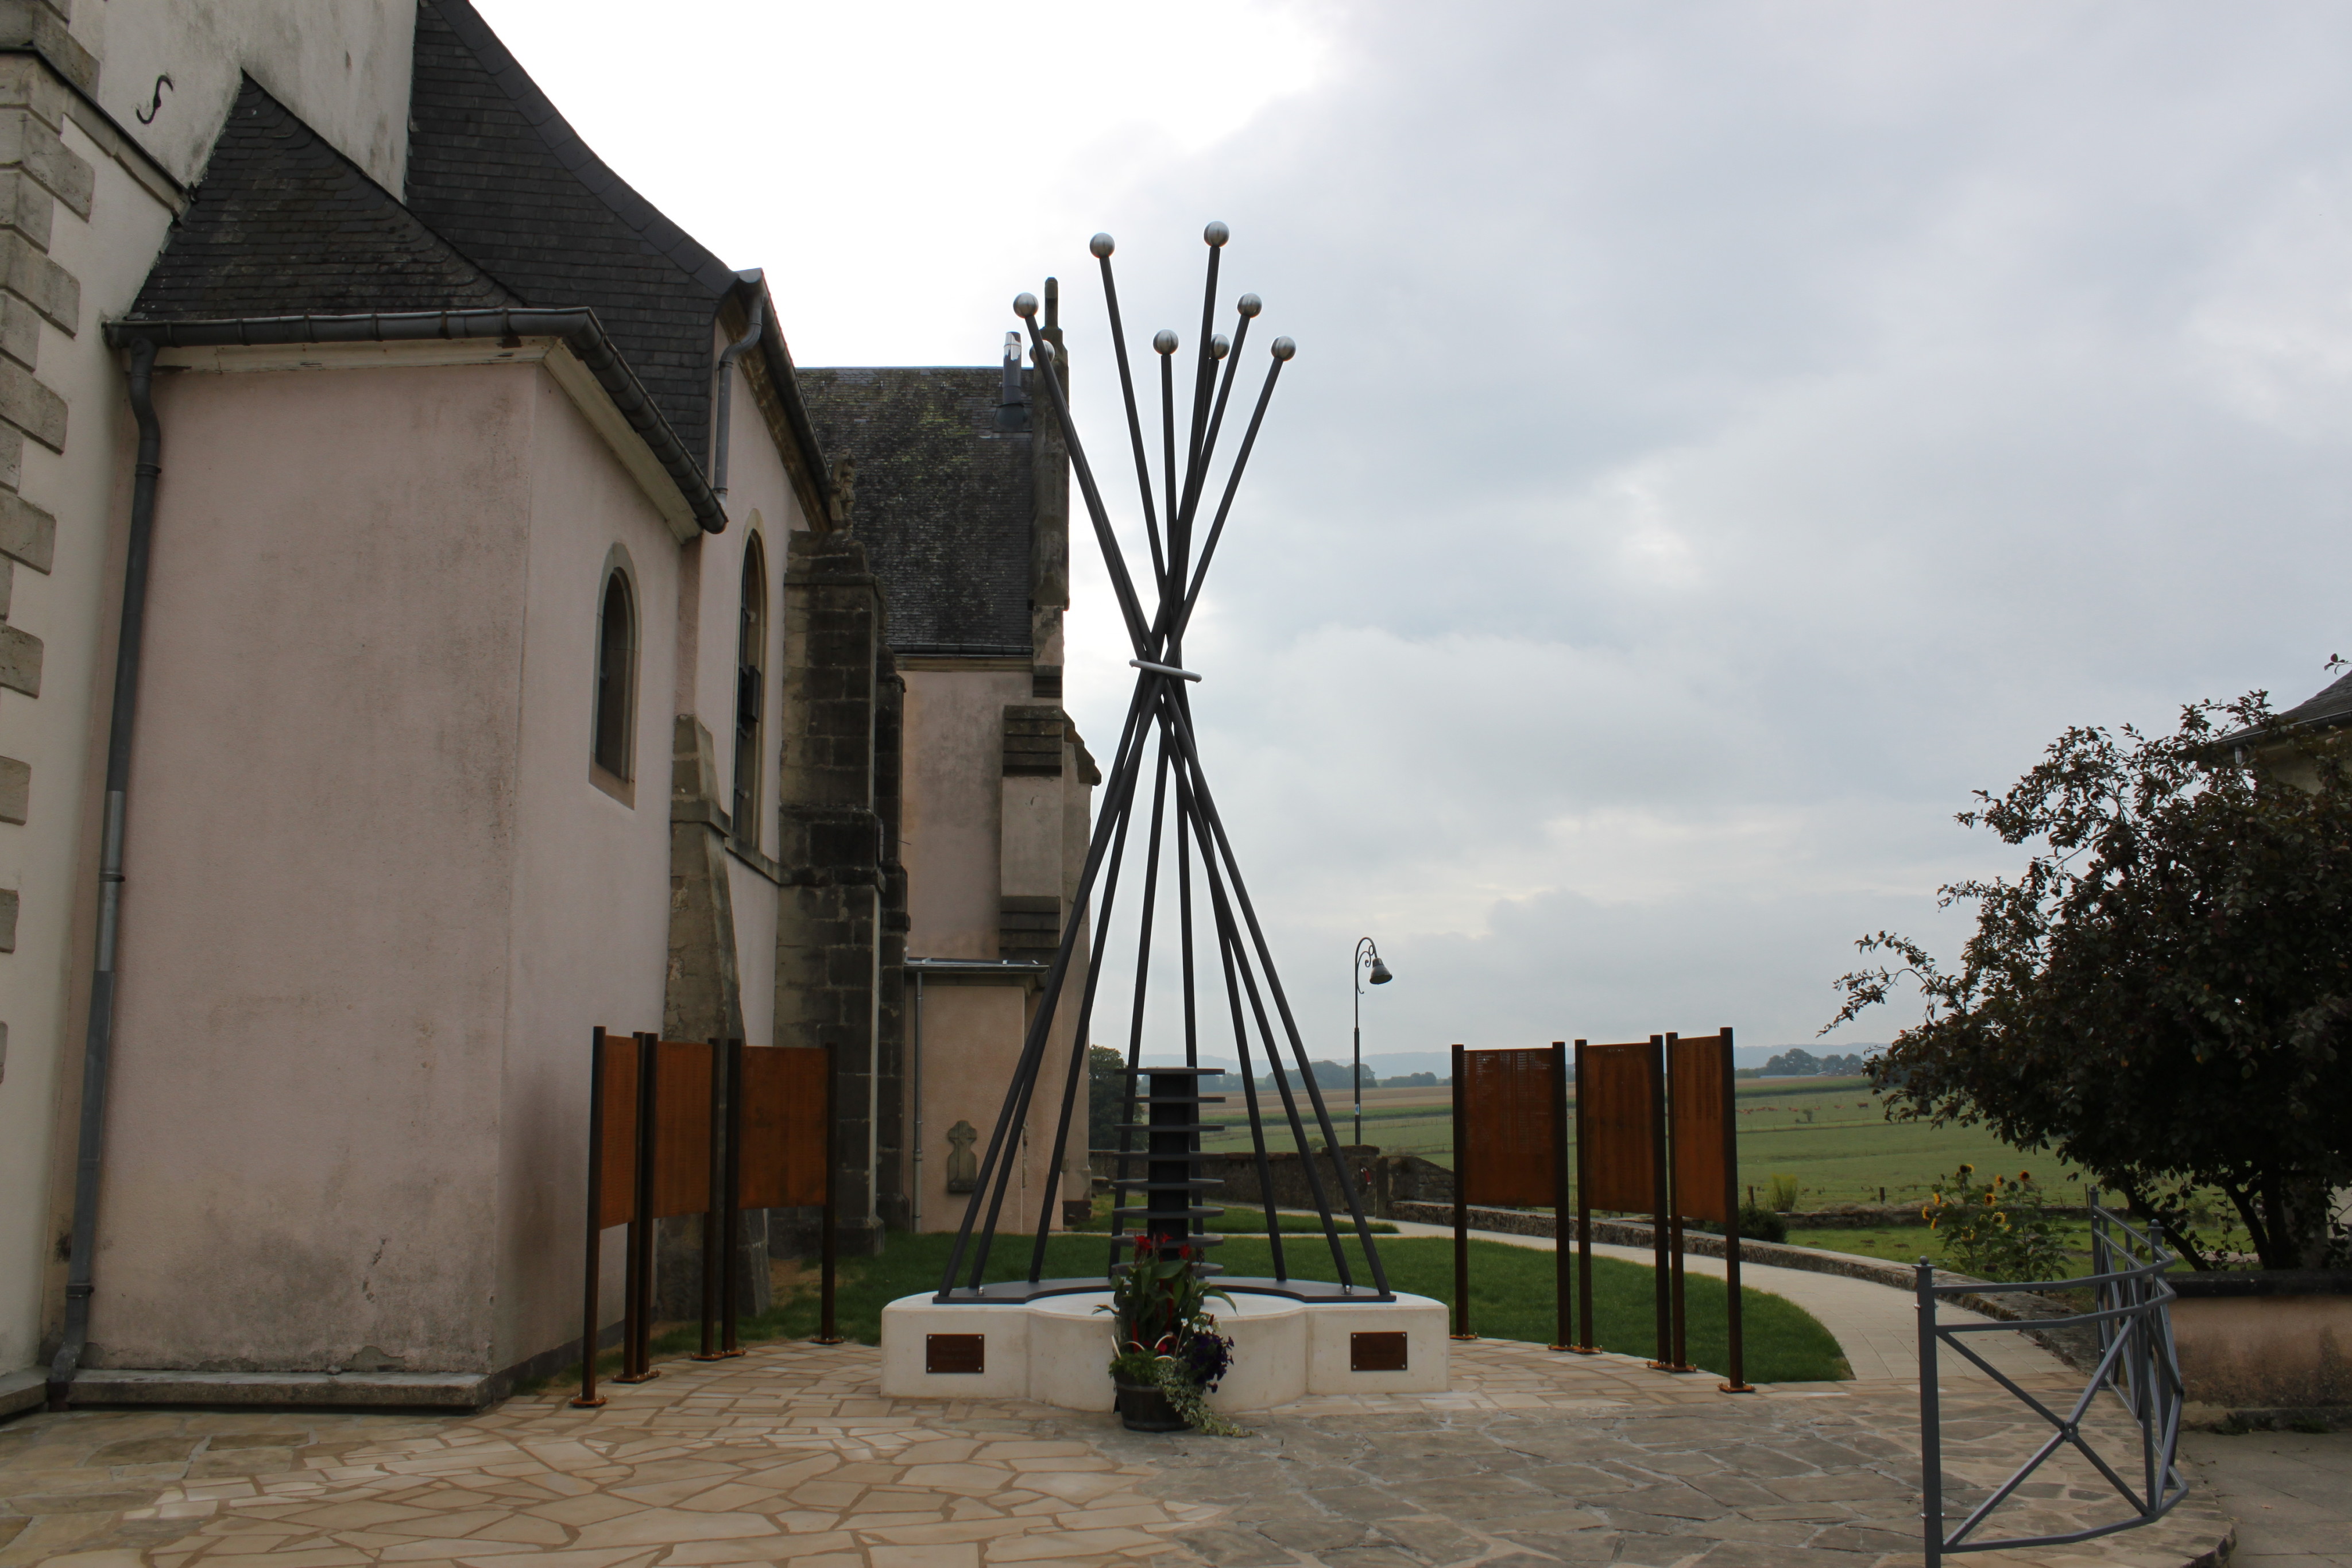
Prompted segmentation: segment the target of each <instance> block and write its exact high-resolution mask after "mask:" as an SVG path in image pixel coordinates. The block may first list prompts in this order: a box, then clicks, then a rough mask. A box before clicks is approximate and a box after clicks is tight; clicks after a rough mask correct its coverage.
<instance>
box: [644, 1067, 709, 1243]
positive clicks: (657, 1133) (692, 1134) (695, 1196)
mask: <svg viewBox="0 0 2352 1568" xmlns="http://www.w3.org/2000/svg"><path fill="white" fill-rule="evenodd" d="M711 1069H712V1062H711V1050H710V1047H709V1045H707V1044H704V1043H701V1042H699V1041H697V1040H663V1041H662V1042H661V1044H660V1046H659V1047H658V1050H657V1052H656V1056H655V1058H654V1072H655V1075H656V1078H658V1080H659V1082H657V1083H656V1085H655V1087H654V1218H656V1219H668V1218H671V1217H673V1216H675V1215H680V1214H702V1213H706V1212H708V1211H709V1207H710V1089H711V1077H712V1071H711Z"/></svg>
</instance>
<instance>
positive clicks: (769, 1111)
mask: <svg viewBox="0 0 2352 1568" xmlns="http://www.w3.org/2000/svg"><path fill="white" fill-rule="evenodd" d="M825 1116H826V1109H825V1060H824V1051H822V1050H821V1049H818V1048H815V1047H812V1046H801V1045H792V1046H762V1047H760V1048H758V1049H756V1050H752V1051H745V1052H744V1053H743V1153H742V1160H741V1163H740V1165H739V1166H737V1167H736V1192H735V1201H736V1203H737V1204H739V1205H740V1206H741V1207H745V1208H809V1207H816V1206H817V1205H820V1204H822V1203H824V1125H825Z"/></svg>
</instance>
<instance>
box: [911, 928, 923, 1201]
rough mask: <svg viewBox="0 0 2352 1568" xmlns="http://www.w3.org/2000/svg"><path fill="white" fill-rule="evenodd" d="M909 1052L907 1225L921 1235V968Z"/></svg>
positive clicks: (917, 971) (918, 973)
mask: <svg viewBox="0 0 2352 1568" xmlns="http://www.w3.org/2000/svg"><path fill="white" fill-rule="evenodd" d="M907 1054H908V1057H909V1058H911V1060H910V1061H908V1064H907V1067H908V1076H909V1077H911V1078H912V1079H914V1081H915V1085H914V1087H915V1092H914V1095H913V1099H914V1102H915V1113H914V1115H913V1117H912V1118H911V1120H912V1121H913V1122H914V1124H915V1137H914V1144H915V1157H914V1159H913V1160H912V1161H911V1162H910V1163H911V1164H912V1165H913V1166H914V1167H915V1169H914V1176H913V1184H914V1188H915V1190H914V1192H913V1194H912V1195H911V1197H909V1198H908V1217H907V1228H908V1229H909V1230H912V1231H914V1232H915V1233H916V1234H917V1235H921V1234H922V1230H923V972H922V971H921V970H920V969H918V970H916V971H915V1040H914V1049H913V1050H912V1051H908V1053H907Z"/></svg>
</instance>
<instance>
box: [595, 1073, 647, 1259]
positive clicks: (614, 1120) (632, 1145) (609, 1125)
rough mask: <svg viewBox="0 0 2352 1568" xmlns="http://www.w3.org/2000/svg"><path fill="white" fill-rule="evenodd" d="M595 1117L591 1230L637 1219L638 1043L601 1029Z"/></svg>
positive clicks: (624, 1223) (623, 1223)
mask: <svg viewBox="0 0 2352 1568" xmlns="http://www.w3.org/2000/svg"><path fill="white" fill-rule="evenodd" d="M593 1115H594V1116H595V1118H596V1165H597V1183H596V1185H597V1192H596V1228H597V1229H599V1230H603V1229H605V1228H608V1227H610V1226H614V1225H626V1224H627V1223H628V1222H629V1221H630V1220H632V1219H635V1218H636V1217H637V1042H636V1040H635V1039H633V1038H632V1037H630V1036H628V1035H625V1034H615V1033H614V1032H613V1031H612V1030H605V1031H604V1083H603V1085H602V1091H601V1092H600V1094H599V1096H598V1103H597V1104H596V1105H595V1107H594V1109H593Z"/></svg>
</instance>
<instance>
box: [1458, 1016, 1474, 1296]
mask: <svg viewBox="0 0 2352 1568" xmlns="http://www.w3.org/2000/svg"><path fill="white" fill-rule="evenodd" d="M1463 1072H1464V1067H1463V1061H1462V1047H1461V1046H1460V1045H1459V1044H1458V1043H1457V1044H1456V1045H1455V1046H1454V1336H1453V1337H1454V1338H1455V1339H1476V1338H1477V1337H1478V1336H1477V1335H1476V1334H1475V1333H1471V1332H1470V1167H1469V1162H1468V1161H1467V1160H1466V1159H1465V1158H1464V1155H1465V1154H1466V1153H1467V1152H1468V1142H1469V1140H1468V1138H1467V1137H1466V1136H1465V1134H1467V1132H1468V1130H1469V1120H1468V1118H1467V1117H1466V1116H1465V1115H1464V1113H1463V1105H1462V1089H1463V1082H1462V1080H1463Z"/></svg>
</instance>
